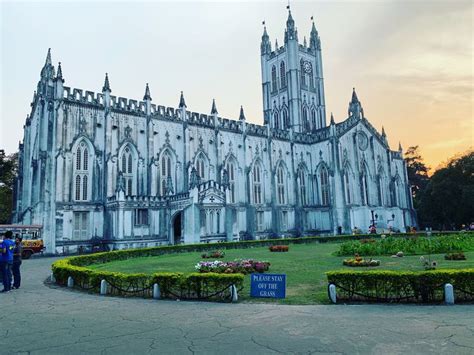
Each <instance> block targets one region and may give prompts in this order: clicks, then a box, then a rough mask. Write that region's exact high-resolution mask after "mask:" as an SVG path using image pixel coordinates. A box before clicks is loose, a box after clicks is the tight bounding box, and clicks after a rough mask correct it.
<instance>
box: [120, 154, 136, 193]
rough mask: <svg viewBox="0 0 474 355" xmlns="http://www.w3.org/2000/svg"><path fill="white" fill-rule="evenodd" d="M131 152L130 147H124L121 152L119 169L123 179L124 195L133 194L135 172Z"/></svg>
mask: <svg viewBox="0 0 474 355" xmlns="http://www.w3.org/2000/svg"><path fill="white" fill-rule="evenodd" d="M133 162H134V161H133V154H132V150H131V149H130V147H125V149H124V150H123V152H122V164H121V165H122V166H121V171H122V174H123V178H124V181H125V195H126V196H132V195H133V194H134V183H135V173H134V172H133Z"/></svg>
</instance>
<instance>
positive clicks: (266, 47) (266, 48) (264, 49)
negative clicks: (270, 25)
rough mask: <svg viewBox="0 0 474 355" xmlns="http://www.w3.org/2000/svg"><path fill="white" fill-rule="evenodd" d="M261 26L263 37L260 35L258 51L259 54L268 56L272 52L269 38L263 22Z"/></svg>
mask: <svg viewBox="0 0 474 355" xmlns="http://www.w3.org/2000/svg"><path fill="white" fill-rule="evenodd" d="M262 24H263V35H262V43H261V44H260V51H261V54H262V55H264V54H270V52H271V51H272V45H271V43H270V38H269V37H268V33H267V26H265V21H263V22H262Z"/></svg>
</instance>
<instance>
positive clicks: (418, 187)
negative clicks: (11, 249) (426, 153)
mask: <svg viewBox="0 0 474 355" xmlns="http://www.w3.org/2000/svg"><path fill="white" fill-rule="evenodd" d="M405 162H406V164H407V174H408V181H409V182H410V185H411V191H412V194H413V199H414V201H415V204H416V200H417V199H418V198H419V197H420V195H421V194H422V193H423V190H424V189H425V188H426V185H427V184H428V181H429V176H428V171H429V168H428V167H427V166H426V165H425V163H424V162H423V158H422V157H421V154H420V151H419V147H418V146H417V145H415V146H412V147H409V148H408V149H407V151H406V152H405Z"/></svg>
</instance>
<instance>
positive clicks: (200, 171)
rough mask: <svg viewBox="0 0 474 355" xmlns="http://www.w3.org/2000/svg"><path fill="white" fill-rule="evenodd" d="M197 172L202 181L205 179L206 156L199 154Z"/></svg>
mask: <svg viewBox="0 0 474 355" xmlns="http://www.w3.org/2000/svg"><path fill="white" fill-rule="evenodd" d="M196 172H197V174H198V176H199V178H200V181H205V179H206V169H205V164H204V158H203V157H202V156H199V157H198V158H197V159H196Z"/></svg>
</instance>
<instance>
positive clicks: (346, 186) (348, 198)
mask: <svg viewBox="0 0 474 355" xmlns="http://www.w3.org/2000/svg"><path fill="white" fill-rule="evenodd" d="M344 194H345V196H346V204H348V205H349V204H351V202H352V201H351V178H350V176H349V170H348V169H345V172H344Z"/></svg>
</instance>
